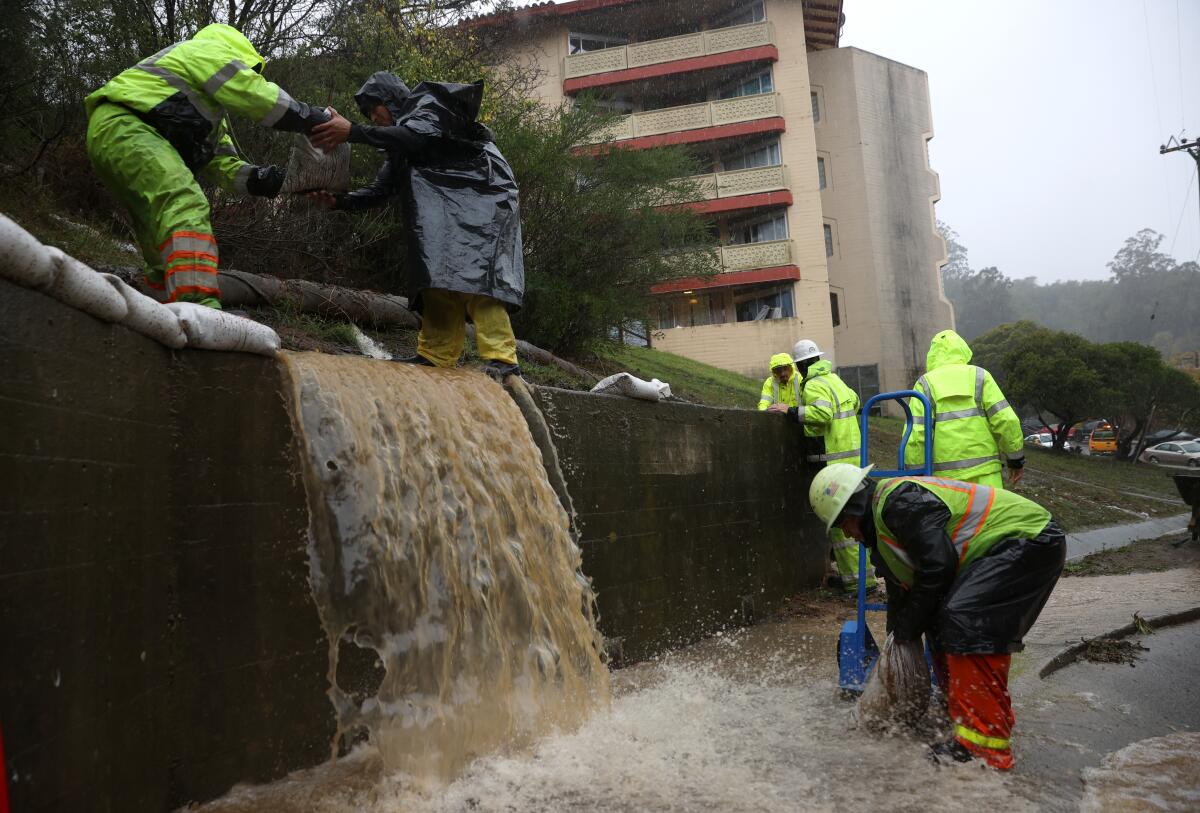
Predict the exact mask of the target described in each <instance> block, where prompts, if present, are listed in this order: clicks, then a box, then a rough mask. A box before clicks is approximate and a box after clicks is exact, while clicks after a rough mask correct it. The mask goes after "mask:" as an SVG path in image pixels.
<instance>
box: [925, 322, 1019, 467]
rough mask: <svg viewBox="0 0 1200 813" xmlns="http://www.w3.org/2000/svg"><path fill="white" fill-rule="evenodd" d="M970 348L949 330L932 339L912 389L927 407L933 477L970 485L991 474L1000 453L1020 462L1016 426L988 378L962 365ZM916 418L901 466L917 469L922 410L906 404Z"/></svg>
mask: <svg viewBox="0 0 1200 813" xmlns="http://www.w3.org/2000/svg"><path fill="white" fill-rule="evenodd" d="M970 360H971V348H970V347H968V346H967V343H966V342H965V341H964V340H963V339H962V337H961V336H959V335H958V334H957V333H955V332H954V331H953V330H943V331H942V332H941V333H939V334H937V335H936V336H934V338H933V341H932V342H931V343H930V345H929V354H928V356H927V358H926V369H927V372H926V373H925V375H923V376H921V377H920V378H919V379H917V383H916V384H914V385H913V389H915V390H918V391H920V392H923V393H924V394H925V395H926V396H927V397H928V398H929V400H930V402H931V403H932V404H933V412H934V427H933V473H934V474H938V475H944V476H947V477H954V478H957V479H962V480H970V479H973V478H975V477H978V476H981V475H986V474H993V473H997V472H999V471H1000V469H1001V465H1000V457H999V454H998V453H1000V452H1003V453H1004V454H1005V456H1007V457H1008V458H1009V459H1017V458H1022V457H1024V454H1025V452H1024V435H1023V434H1022V432H1021V421H1020V419H1019V418H1018V417H1017V414H1016V412H1015V411H1014V410H1013V408H1012V407H1011V406H1010V405H1009V403H1008V401H1007V400H1006V399H1005V398H1004V393H1002V392H1001V391H1000V387H999V386H997V385H996V382H995V380H994V379H993V378H992V376H991V374H990V373H989V372H988V371H987V370H985V369H983V368H982V367H976V366H974V365H971V364H968V363H967V362H969V361H970ZM910 406H911V407H912V411H913V417H914V418H915V419H916V420H915V422H914V426H913V433H912V437H910V438H909V442H908V447H907V449H906V450H905V464H906V465H908V466H913V467H919V466H920V465H921V464H922V462H923V460H924V443H925V426H924V423H923V416H924V414H925V408H924V406H923V405H922V404H921V402H920V401H918V400H917V399H915V398H914V399H911V400H910Z"/></svg>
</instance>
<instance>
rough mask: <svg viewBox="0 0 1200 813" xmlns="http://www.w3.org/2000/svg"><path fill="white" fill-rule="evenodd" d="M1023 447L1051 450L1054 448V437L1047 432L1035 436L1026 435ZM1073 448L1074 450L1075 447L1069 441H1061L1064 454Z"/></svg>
mask: <svg viewBox="0 0 1200 813" xmlns="http://www.w3.org/2000/svg"><path fill="white" fill-rule="evenodd" d="M1025 445H1026V446H1040V447H1042V448H1043V449H1053V448H1054V436H1053V435H1051V434H1050V433H1049V432H1041V433H1039V434H1036V435H1026V436H1025ZM1074 448H1075V446H1074V444H1072V443H1071V441H1069V440H1064V441H1063V451H1064V452H1069V451H1071V450H1072V449H1074Z"/></svg>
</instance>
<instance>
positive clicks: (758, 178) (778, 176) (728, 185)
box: [674, 166, 792, 214]
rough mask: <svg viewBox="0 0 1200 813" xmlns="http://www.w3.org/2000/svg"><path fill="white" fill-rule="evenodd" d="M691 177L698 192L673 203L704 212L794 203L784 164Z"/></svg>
mask: <svg viewBox="0 0 1200 813" xmlns="http://www.w3.org/2000/svg"><path fill="white" fill-rule="evenodd" d="M691 180H693V181H694V182H695V183H696V186H697V188H698V189H697V191H698V194H697V195H695V196H689V197H688V198H687V199H686V200H683V199H681V200H677V201H674V203H675V204H676V205H684V206H687V207H688V208H690V209H693V210H694V211H696V212H699V213H701V214H716V213H718V212H732V211H738V210H743V209H755V208H758V207H762V206H788V205H791V203H792V195H791V192H789V191H788V173H787V167H785V166H773V167H754V168H752V169H735V170H730V171H728V172H713V173H711V174H709V175H697V176H694V177H693V178H692V179H691Z"/></svg>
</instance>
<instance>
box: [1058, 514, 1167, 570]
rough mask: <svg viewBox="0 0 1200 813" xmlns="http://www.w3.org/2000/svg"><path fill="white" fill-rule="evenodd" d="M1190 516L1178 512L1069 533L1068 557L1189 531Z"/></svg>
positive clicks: (1071, 559)
mask: <svg viewBox="0 0 1200 813" xmlns="http://www.w3.org/2000/svg"><path fill="white" fill-rule="evenodd" d="M1190 518H1191V515H1190V514H1178V515H1176V516H1173V517H1162V518H1160V519H1148V520H1146V521H1145V522H1131V523H1129V524H1127V525H1116V526H1113V527H1111V528H1097V529H1096V530H1094V531H1081V532H1079V533H1073V534H1067V561H1068V562H1069V561H1073V560H1075V559H1082V558H1083V557H1084V556H1087V555H1088V554H1089V553H1095V552H1096V551H1100V550H1104V549H1105V548H1120V547H1123V546H1125V545H1128V544H1129V543H1130V542H1136V541H1138V540H1139V539H1157V538H1158V537H1160V536H1165V535H1166V534H1171V533H1175V532H1177V531H1179V532H1182V531H1185V530H1187V525H1188V520H1189V519H1190Z"/></svg>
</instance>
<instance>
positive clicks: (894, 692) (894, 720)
mask: <svg viewBox="0 0 1200 813" xmlns="http://www.w3.org/2000/svg"><path fill="white" fill-rule="evenodd" d="M928 706H929V664H927V663H926V662H925V649H924V647H923V646H922V644H921V642H920V641H919V640H917V641H896V640H895V638H894V636H893V635H892V634H891V633H888V637H887V640H886V641H884V643H883V649H882V651H880V653H879V660H878V661H876V662H875V668H874V670H872V672H871V676H870V677H869V678H867V685H866V686H865V687H863V693H862V697H860V698H858V710H857V711H858V719H859V722H861V723H863V724H864V725H866V726H867V727H868V728H870V729H872V730H874V731H884V730H887V729H891V728H894V727H896V726H897V725H902V726H909V727H911V726H914V725H916V724H917V723H918V722H920V720H921V718H922V717H923V716H924V715H925V710H926V708H928Z"/></svg>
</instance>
